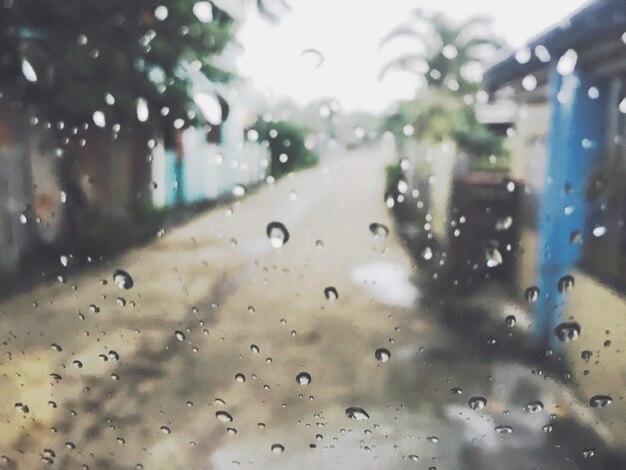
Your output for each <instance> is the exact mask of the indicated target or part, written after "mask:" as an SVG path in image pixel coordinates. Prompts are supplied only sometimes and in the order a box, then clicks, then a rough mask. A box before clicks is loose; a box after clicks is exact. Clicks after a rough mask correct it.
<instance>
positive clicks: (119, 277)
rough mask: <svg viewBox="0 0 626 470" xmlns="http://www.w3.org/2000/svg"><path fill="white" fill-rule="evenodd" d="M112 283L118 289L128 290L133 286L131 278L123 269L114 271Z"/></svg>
mask: <svg viewBox="0 0 626 470" xmlns="http://www.w3.org/2000/svg"><path fill="white" fill-rule="evenodd" d="M113 281H115V285H116V286H117V287H119V288H120V289H130V288H131V287H133V285H134V281H133V278H132V277H131V276H130V274H128V273H127V272H126V271H124V270H123V269H116V270H115V271H114V272H113Z"/></svg>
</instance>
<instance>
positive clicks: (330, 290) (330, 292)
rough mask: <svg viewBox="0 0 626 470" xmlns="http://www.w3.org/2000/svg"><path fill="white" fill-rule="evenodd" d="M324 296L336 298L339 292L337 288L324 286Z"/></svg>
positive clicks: (328, 298)
mask: <svg viewBox="0 0 626 470" xmlns="http://www.w3.org/2000/svg"><path fill="white" fill-rule="evenodd" d="M324 297H326V300H330V301H333V300H337V299H338V298H339V293H338V292H337V289H335V288H334V287H332V286H331V287H326V288H325V289H324Z"/></svg>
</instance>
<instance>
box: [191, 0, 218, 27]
mask: <svg viewBox="0 0 626 470" xmlns="http://www.w3.org/2000/svg"><path fill="white" fill-rule="evenodd" d="M192 11H193V14H194V15H195V16H196V18H198V21H200V22H201V23H210V22H211V21H213V7H212V6H211V3H210V2H206V1H202V2H196V3H194V5H193V8H192Z"/></svg>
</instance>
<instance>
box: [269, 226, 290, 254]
mask: <svg viewBox="0 0 626 470" xmlns="http://www.w3.org/2000/svg"><path fill="white" fill-rule="evenodd" d="M266 233H267V237H268V238H269V239H270V243H271V244H272V246H273V247H274V248H280V247H281V246H283V245H284V244H285V243H287V242H288V241H289V232H288V231H287V228H286V227H285V226H284V225H283V224H281V223H280V222H270V223H269V224H267V229H266Z"/></svg>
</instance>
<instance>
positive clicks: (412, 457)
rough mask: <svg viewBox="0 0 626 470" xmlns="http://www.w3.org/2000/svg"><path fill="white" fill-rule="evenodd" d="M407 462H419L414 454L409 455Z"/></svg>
mask: <svg viewBox="0 0 626 470" xmlns="http://www.w3.org/2000/svg"><path fill="white" fill-rule="evenodd" d="M409 460H410V461H412V462H417V461H418V460H419V457H418V456H417V455H415V454H411V455H409Z"/></svg>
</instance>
